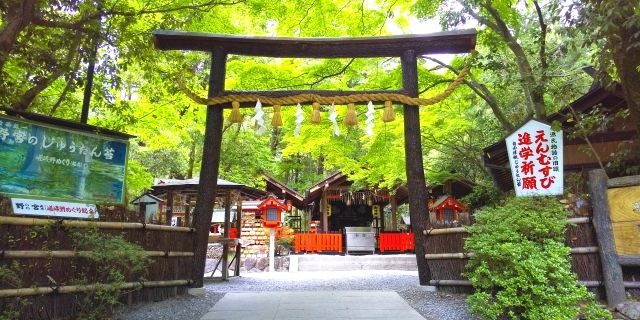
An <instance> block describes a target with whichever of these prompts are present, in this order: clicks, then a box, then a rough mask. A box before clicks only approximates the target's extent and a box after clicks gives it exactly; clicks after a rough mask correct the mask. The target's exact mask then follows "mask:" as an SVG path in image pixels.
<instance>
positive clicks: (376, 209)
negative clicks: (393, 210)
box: [371, 205, 381, 219]
mask: <svg viewBox="0 0 640 320" xmlns="http://www.w3.org/2000/svg"><path fill="white" fill-rule="evenodd" d="M371 215H372V216H373V217H374V218H376V219H380V216H381V214H380V206H379V205H375V206H373V207H371Z"/></svg>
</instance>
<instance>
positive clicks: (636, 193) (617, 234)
mask: <svg viewBox="0 0 640 320" xmlns="http://www.w3.org/2000/svg"><path fill="white" fill-rule="evenodd" d="M608 196H609V209H610V211H611V222H612V228H613V236H614V238H615V242H616V251H617V253H618V255H619V256H635V255H640V186H633V187H624V188H614V189H609V190H608Z"/></svg>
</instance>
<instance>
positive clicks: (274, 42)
mask: <svg viewBox="0 0 640 320" xmlns="http://www.w3.org/2000/svg"><path fill="white" fill-rule="evenodd" d="M152 34H153V38H154V44H155V46H156V48H157V49H159V50H194V51H212V50H213V49H214V48H223V49H224V50H225V51H226V52H227V53H228V54H237V55H245V56H260V57H281V58H285V57H290V58H371V57H399V56H401V55H402V54H403V53H404V52H408V51H411V52H413V54H414V55H416V56H419V55H426V54H438V53H465V52H469V51H470V50H472V49H473V48H474V47H475V44H476V31H475V30H472V29H468V30H454V31H444V32H436V33H431V34H422V35H400V36H384V37H362V38H358V37H356V38H278V37H249V36H237V35H223V34H211V33H199V32H184V31H173V30H156V31H153V33H152Z"/></svg>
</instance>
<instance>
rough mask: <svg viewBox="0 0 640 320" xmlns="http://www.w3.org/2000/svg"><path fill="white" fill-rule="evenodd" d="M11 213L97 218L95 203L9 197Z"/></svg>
mask: <svg viewBox="0 0 640 320" xmlns="http://www.w3.org/2000/svg"><path fill="white" fill-rule="evenodd" d="M11 205H12V207H13V213H15V214H27V215H36V216H49V217H65V218H83V219H97V218H98V217H99V216H98V209H97V208H96V205H95V204H87V203H74V202H58V201H46V200H36V199H17V198H11Z"/></svg>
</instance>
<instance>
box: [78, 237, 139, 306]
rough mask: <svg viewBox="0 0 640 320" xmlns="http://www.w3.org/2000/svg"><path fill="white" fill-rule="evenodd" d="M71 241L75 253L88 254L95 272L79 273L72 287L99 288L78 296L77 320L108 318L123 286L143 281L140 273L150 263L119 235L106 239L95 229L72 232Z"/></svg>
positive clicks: (134, 245)
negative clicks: (130, 281) (129, 280)
mask: <svg viewBox="0 0 640 320" xmlns="http://www.w3.org/2000/svg"><path fill="white" fill-rule="evenodd" d="M72 239H73V247H74V249H75V250H78V251H89V253H88V255H87V256H86V257H85V258H86V259H87V260H89V261H90V265H91V266H93V267H94V268H95V269H93V270H91V269H88V270H87V271H90V272H91V274H86V273H85V272H83V270H78V271H79V272H78V273H77V274H76V276H75V277H74V278H75V279H74V281H73V282H74V284H77V285H94V284H96V282H97V284H98V285H97V288H96V290H91V291H89V292H88V293H87V294H84V295H79V296H78V301H77V304H76V305H77V307H78V313H77V314H76V317H77V319H102V318H105V317H108V315H110V314H111V313H112V309H113V307H115V306H116V305H117V304H118V298H119V297H120V295H121V294H122V285H123V284H125V283H126V282H127V279H132V280H135V281H138V280H142V273H143V272H144V269H145V267H146V265H147V264H148V263H149V261H150V259H149V257H148V256H147V255H146V253H145V251H144V249H143V248H142V247H140V246H139V245H136V244H134V243H131V242H129V241H127V240H125V239H124V238H123V237H122V236H120V235H109V234H106V233H103V232H101V231H100V230H98V229H96V228H91V229H88V230H82V231H76V232H73V233H72ZM81 264H84V263H81ZM85 266H87V265H85ZM79 269H80V268H79Z"/></svg>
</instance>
